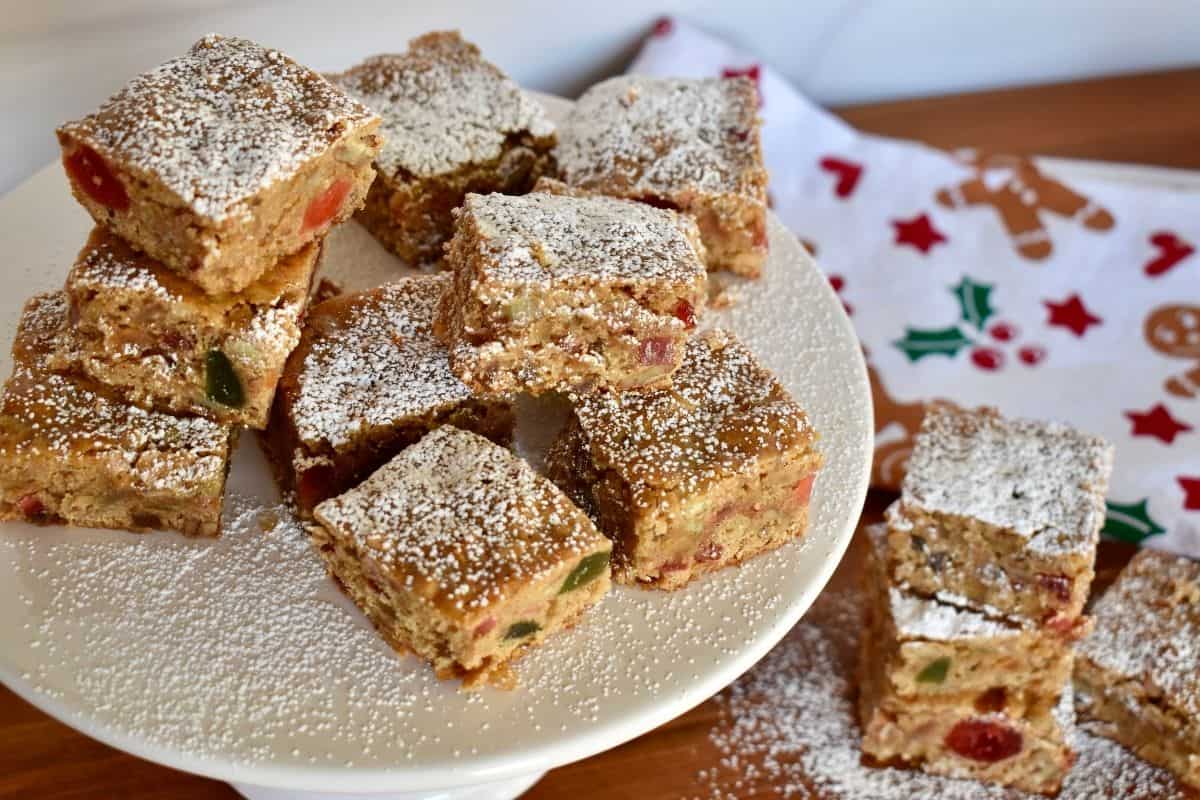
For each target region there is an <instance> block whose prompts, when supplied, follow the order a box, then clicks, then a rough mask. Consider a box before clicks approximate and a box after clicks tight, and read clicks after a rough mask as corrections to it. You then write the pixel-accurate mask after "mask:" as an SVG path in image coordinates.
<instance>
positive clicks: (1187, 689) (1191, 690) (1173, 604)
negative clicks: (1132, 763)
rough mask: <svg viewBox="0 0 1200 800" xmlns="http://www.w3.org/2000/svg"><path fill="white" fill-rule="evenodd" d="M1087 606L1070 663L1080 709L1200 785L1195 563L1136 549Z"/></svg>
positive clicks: (1199, 595)
mask: <svg viewBox="0 0 1200 800" xmlns="http://www.w3.org/2000/svg"><path fill="white" fill-rule="evenodd" d="M1093 613H1094V615H1095V618H1096V629H1095V631H1094V632H1093V633H1092V634H1091V635H1090V636H1089V637H1087V638H1086V639H1084V640H1083V641H1082V642H1081V643H1080V645H1079V657H1078V659H1077V660H1076V665H1075V683H1076V687H1077V689H1078V697H1079V702H1078V708H1079V710H1080V714H1081V716H1083V717H1085V718H1087V719H1089V720H1092V721H1093V723H1092V726H1091V727H1092V730H1095V731H1096V732H1098V733H1100V734H1102V735H1104V736H1107V737H1109V738H1111V739H1115V740H1116V741H1118V742H1120V743H1121V744H1123V745H1125V746H1126V747H1128V748H1129V749H1131V750H1133V751H1134V752H1136V753H1137V754H1138V755H1139V756H1141V757H1142V758H1144V759H1146V760H1147V761H1149V762H1151V763H1154V764H1158V765H1160V766H1163V767H1166V768H1167V769H1169V770H1171V771H1172V772H1173V773H1175V774H1176V775H1177V776H1179V778H1180V779H1181V780H1182V781H1184V782H1185V783H1187V784H1189V785H1191V786H1193V787H1195V788H1196V789H1200V564H1198V563H1196V562H1195V561H1191V560H1189V559H1186V558H1182V557H1179V556H1172V555H1169V554H1166V553H1160V552H1156V551H1153V550H1143V551H1141V552H1140V553H1138V554H1137V555H1136V556H1134V558H1133V560H1132V561H1130V562H1129V564H1128V565H1127V566H1126V567H1125V569H1124V570H1123V571H1122V572H1121V574H1120V576H1119V577H1118V578H1117V580H1116V582H1115V583H1114V584H1113V585H1112V586H1111V587H1110V588H1109V590H1108V591H1107V592H1105V593H1104V595H1103V596H1102V597H1101V598H1100V599H1099V600H1098V601H1097V602H1096V604H1095V606H1094V608H1093Z"/></svg>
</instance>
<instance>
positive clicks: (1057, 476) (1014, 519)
mask: <svg viewBox="0 0 1200 800" xmlns="http://www.w3.org/2000/svg"><path fill="white" fill-rule="evenodd" d="M1112 462H1113V448H1112V445H1110V444H1108V443H1107V442H1105V441H1104V440H1103V439H1100V438H1099V437H1096V436H1089V435H1087V434H1084V433H1080V432H1079V431H1076V430H1075V429H1073V428H1071V427H1069V426H1067V425H1063V424H1060V423H1055V422H1037V421H1032V420H1009V419H1004V418H1002V417H1001V416H1000V415H998V414H997V413H996V412H995V411H993V410H991V409H980V410H977V411H965V410H960V409H954V408H945V407H939V408H936V409H933V410H931V411H930V412H929V413H927V414H926V415H925V420H924V422H923V424H922V426H921V430H920V432H919V433H918V434H917V438H916V442H915V444H914V447H913V453H912V456H911V457H910V458H909V462H908V472H907V475H906V476H905V479H904V482H903V485H902V495H901V507H902V508H903V509H906V510H907V509H909V508H917V509H923V510H926V511H929V512H933V513H941V514H951V515H955V516H958V517H966V518H972V519H977V520H980V521H982V522H984V523H987V524H990V525H995V526H999V527H1001V528H1004V529H1007V530H1009V531H1012V532H1013V533H1015V534H1016V535H1018V536H1022V537H1025V538H1026V539H1028V540H1029V545H1028V546H1029V547H1030V548H1031V549H1032V550H1033V551H1034V552H1039V553H1046V554H1049V553H1070V552H1079V551H1086V550H1089V549H1094V548H1095V543H1096V539H1097V536H1098V535H1099V531H1100V526H1101V525H1102V524H1103V522H1104V513H1105V511H1104V495H1105V493H1106V492H1107V491H1108V477H1109V473H1110V472H1111V471H1112Z"/></svg>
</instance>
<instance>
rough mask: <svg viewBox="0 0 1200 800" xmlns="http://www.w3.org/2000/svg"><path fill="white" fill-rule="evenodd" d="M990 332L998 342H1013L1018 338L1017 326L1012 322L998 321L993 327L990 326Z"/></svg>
mask: <svg viewBox="0 0 1200 800" xmlns="http://www.w3.org/2000/svg"><path fill="white" fill-rule="evenodd" d="M988 333H990V334H991V335H992V338H993V339H995V340H996V341H997V342H1011V341H1012V340H1013V339H1015V338H1017V326H1016V325H1013V324H1012V323H1011V322H997V323H996V324H995V325H993V326H992V327H990V328H988Z"/></svg>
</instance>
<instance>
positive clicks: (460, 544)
mask: <svg viewBox="0 0 1200 800" xmlns="http://www.w3.org/2000/svg"><path fill="white" fill-rule="evenodd" d="M314 516H315V517H316V519H317V521H318V522H319V523H320V524H319V525H314V526H312V527H311V528H310V531H311V535H312V540H313V544H314V545H315V546H316V547H317V549H318V551H319V552H320V554H321V557H322V558H323V559H324V560H325V563H326V566H327V567H328V569H329V572H330V574H331V575H333V576H334V577H335V578H336V579H337V580H338V582H339V584H340V585H341V586H342V588H343V589H344V590H345V591H346V592H347V593H348V594H349V595H350V597H352V598H353V599H354V601H355V602H356V603H357V604H358V606H359V607H360V608H361V609H362V610H363V612H364V613H366V615H367V616H368V617H369V618H370V620H371V622H372V623H373V624H374V625H375V627H376V629H378V630H379V632H380V634H381V635H382V636H383V637H384V638H385V639H386V640H387V641H388V642H389V643H390V644H391V645H392V646H393V647H395V648H396V649H397V650H400V651H402V652H403V651H406V650H411V651H412V652H414V653H416V654H417V655H418V656H420V657H421V658H423V659H425V660H426V661H428V662H429V663H430V664H432V665H433V667H434V669H435V670H436V672H437V675H438V677H439V678H443V679H447V678H463V679H464V681H465V685H467V686H468V687H469V686H471V685H474V684H476V683H484V682H486V683H492V684H494V685H498V686H502V687H503V686H510V685H511V684H512V683H513V681H512V677H511V674H510V673H509V668H508V664H509V662H511V661H512V660H513V659H515V658H516V657H518V656H519V655H520V654H521V653H522V652H523V651H524V650H525V649H527V648H529V647H532V646H534V645H537V644H539V643H540V642H541V641H542V640H543V639H545V638H546V637H547V636H549V635H551V634H553V633H554V632H556V631H558V630H560V629H562V628H564V627H567V626H569V625H571V624H573V623H574V622H575V620H576V619H578V618H579V616H580V615H581V614H582V613H583V612H584V611H586V610H587V609H588V608H589V607H591V606H592V605H594V604H595V603H596V602H597V601H598V600H599V599H600V598H601V597H603V596H604V594H605V592H607V591H608V588H609V569H608V562H609V553H610V551H611V550H612V543H611V542H610V541H608V539H606V538H605V537H604V536H602V535H601V534H600V533H599V531H597V530H596V528H595V526H594V525H592V522H591V520H589V519H588V518H587V516H586V515H585V514H584V513H583V512H582V511H580V510H579V509H577V508H576V507H575V506H574V505H572V504H571V501H570V500H568V499H567V498H566V497H565V496H564V495H563V494H562V492H560V491H559V490H558V489H557V488H556V487H555V486H554V485H553V484H552V483H550V482H549V481H548V480H546V479H545V478H543V477H541V476H540V475H538V474H536V473H535V472H534V471H533V469H532V468H530V466H529V465H528V464H526V463H525V462H524V461H522V460H521V459H520V458H518V457H517V456H515V455H513V454H512V453H511V452H509V451H508V450H507V449H506V448H503V447H500V446H498V445H495V444H493V443H491V442H489V441H488V440H487V439H484V438H482V437H480V436H477V435H475V434H473V433H468V432H466V431H462V430H459V429H457V428H454V427H451V426H445V427H442V428H438V429H437V430H436V431H433V432H432V433H430V434H429V435H427V436H426V437H425V438H424V439H422V440H421V441H419V442H417V443H416V444H415V445H413V446H412V447H409V448H408V449H407V450H405V451H404V452H402V453H400V455H398V456H396V457H395V458H394V459H392V460H391V461H390V462H388V463H387V464H385V465H384V466H383V467H381V468H380V469H379V470H378V471H377V472H375V474H373V475H372V476H371V477H370V478H368V479H367V480H366V481H364V482H363V483H362V485H360V486H358V487H356V488H354V489H351V490H350V491H348V492H346V493H345V494H343V495H340V496H338V497H335V498H332V499H330V500H326V501H325V502H323V503H321V504H320V505H318V506H317V507H316V510H315V511H314Z"/></svg>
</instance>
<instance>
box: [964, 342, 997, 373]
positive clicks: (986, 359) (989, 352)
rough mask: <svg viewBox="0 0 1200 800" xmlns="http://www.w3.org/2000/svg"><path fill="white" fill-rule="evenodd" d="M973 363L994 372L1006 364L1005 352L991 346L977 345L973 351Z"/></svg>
mask: <svg viewBox="0 0 1200 800" xmlns="http://www.w3.org/2000/svg"><path fill="white" fill-rule="evenodd" d="M971 363H972V364H974V365H975V366H977V367H979V368H980V369H983V370H987V371H988V372H993V371H995V370H998V369H1000V368H1001V367H1003V366H1004V353H1001V352H1000V351H999V350H995V349H993V348H991V347H976V348H975V349H974V350H972V351H971Z"/></svg>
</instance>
